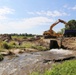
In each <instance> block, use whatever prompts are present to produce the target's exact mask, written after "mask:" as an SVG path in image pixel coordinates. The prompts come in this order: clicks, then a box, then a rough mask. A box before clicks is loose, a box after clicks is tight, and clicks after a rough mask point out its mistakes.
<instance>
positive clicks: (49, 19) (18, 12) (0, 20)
mask: <svg viewBox="0 0 76 75" xmlns="http://www.w3.org/2000/svg"><path fill="white" fill-rule="evenodd" d="M58 19H62V20H64V21H66V22H67V21H69V20H71V19H76V0H0V33H32V34H42V33H43V31H45V30H48V29H49V28H50V26H51V24H52V23H54V22H55V21H57V20H58ZM63 27H64V24H62V23H59V24H58V25H57V26H55V27H54V28H53V29H54V30H55V31H59V30H60V29H61V28H63Z"/></svg>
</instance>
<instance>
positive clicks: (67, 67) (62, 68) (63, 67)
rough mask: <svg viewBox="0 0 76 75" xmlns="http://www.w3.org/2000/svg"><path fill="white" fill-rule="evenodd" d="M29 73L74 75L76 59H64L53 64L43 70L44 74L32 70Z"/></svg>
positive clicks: (38, 74)
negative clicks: (46, 69) (60, 62)
mask: <svg viewBox="0 0 76 75" xmlns="http://www.w3.org/2000/svg"><path fill="white" fill-rule="evenodd" d="M31 75H76V60H70V61H65V62H63V63H62V64H59V65H55V66H54V67H53V68H52V70H48V71H45V73H44V74H40V73H37V72H33V73H32V74H31Z"/></svg>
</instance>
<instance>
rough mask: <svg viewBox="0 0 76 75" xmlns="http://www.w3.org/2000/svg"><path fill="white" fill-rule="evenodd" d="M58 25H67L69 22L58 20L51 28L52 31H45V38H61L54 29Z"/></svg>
mask: <svg viewBox="0 0 76 75" xmlns="http://www.w3.org/2000/svg"><path fill="white" fill-rule="evenodd" d="M58 23H64V24H67V22H65V21H64V20H61V19H58V20H57V21H56V22H55V23H53V24H52V25H51V26H50V29H49V30H48V31H45V32H44V33H43V35H44V37H45V36H46V37H47V38H48V37H59V34H57V33H55V32H54V31H53V30H52V29H53V27H54V26H56V25H57V24H58Z"/></svg>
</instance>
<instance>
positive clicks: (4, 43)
mask: <svg viewBox="0 0 76 75" xmlns="http://www.w3.org/2000/svg"><path fill="white" fill-rule="evenodd" d="M2 48H4V49H9V48H10V46H9V45H8V43H7V42H3V43H2Z"/></svg>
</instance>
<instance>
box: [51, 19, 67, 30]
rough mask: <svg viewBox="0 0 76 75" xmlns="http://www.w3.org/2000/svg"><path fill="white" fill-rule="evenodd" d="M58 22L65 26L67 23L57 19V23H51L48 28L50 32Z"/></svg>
mask: <svg viewBox="0 0 76 75" xmlns="http://www.w3.org/2000/svg"><path fill="white" fill-rule="evenodd" d="M59 22H61V23H64V24H67V22H65V21H63V20H61V19H58V21H56V22H55V23H53V24H52V25H51V26H50V31H51V30H52V29H53V27H54V26H55V25H57V24H58V23H59Z"/></svg>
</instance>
